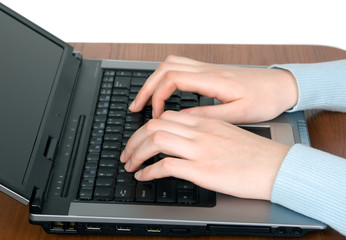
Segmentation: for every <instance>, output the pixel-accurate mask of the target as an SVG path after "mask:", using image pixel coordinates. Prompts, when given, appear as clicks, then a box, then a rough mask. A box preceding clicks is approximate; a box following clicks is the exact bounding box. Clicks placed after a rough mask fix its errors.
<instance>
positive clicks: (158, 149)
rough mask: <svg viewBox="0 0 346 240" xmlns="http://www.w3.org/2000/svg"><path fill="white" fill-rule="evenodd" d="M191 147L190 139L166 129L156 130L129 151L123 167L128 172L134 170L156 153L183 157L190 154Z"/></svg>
mask: <svg viewBox="0 0 346 240" xmlns="http://www.w3.org/2000/svg"><path fill="white" fill-rule="evenodd" d="M191 148H192V140H191V139H188V138H185V137H182V136H179V135H176V134H173V133H170V132H166V131H156V132H154V133H153V134H152V135H150V136H149V137H148V138H146V139H145V140H144V141H143V142H142V143H141V144H139V145H138V147H137V148H136V149H135V150H134V151H133V152H132V153H131V156H130V157H129V159H128V161H127V162H126V164H125V169H126V170H127V171H129V172H132V171H135V170H136V169H138V168H139V167H140V166H141V165H142V164H143V162H145V161H146V160H148V159H150V158H151V157H153V156H155V155H157V154H158V153H164V154H167V155H171V156H177V157H183V158H184V157H186V156H190V154H191V153H190V152H191V151H190V149H191Z"/></svg>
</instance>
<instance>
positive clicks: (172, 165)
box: [135, 157, 195, 181]
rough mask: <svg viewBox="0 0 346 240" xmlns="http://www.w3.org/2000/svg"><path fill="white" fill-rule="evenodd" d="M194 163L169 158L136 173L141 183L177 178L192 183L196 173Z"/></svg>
mask: <svg viewBox="0 0 346 240" xmlns="http://www.w3.org/2000/svg"><path fill="white" fill-rule="evenodd" d="M194 171H195V170H194V166H193V163H192V162H191V161H189V160H185V159H180V158H172V157H167V158H164V159H162V160H160V161H158V162H156V163H154V164H152V165H150V166H147V167H145V168H143V169H141V170H139V171H137V172H136V174H135V178H136V179H137V180H139V181H151V180H154V179H159V178H165V177H176V178H179V179H184V180H187V181H191V172H194Z"/></svg>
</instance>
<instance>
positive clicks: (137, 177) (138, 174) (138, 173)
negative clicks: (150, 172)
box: [135, 170, 142, 180]
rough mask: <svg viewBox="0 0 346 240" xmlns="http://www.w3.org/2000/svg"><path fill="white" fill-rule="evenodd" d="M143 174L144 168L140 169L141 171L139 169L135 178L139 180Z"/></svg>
mask: <svg viewBox="0 0 346 240" xmlns="http://www.w3.org/2000/svg"><path fill="white" fill-rule="evenodd" d="M141 175H142V170H139V171H137V172H136V173H135V178H136V179H137V180H139V179H140V178H141Z"/></svg>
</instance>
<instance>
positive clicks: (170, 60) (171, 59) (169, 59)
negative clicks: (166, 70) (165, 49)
mask: <svg viewBox="0 0 346 240" xmlns="http://www.w3.org/2000/svg"><path fill="white" fill-rule="evenodd" d="M176 59H177V56H175V55H172V54H170V55H168V56H167V58H166V60H165V61H166V62H172V61H175V60H176Z"/></svg>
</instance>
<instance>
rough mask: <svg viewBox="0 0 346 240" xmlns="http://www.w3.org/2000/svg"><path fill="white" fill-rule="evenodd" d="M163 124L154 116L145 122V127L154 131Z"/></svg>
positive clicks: (149, 130)
mask: <svg viewBox="0 0 346 240" xmlns="http://www.w3.org/2000/svg"><path fill="white" fill-rule="evenodd" d="M160 125H161V120H159V119H156V118H153V119H150V120H149V121H148V122H147V123H146V124H145V129H146V131H148V132H154V131H156V130H157V129H158V128H159V127H160Z"/></svg>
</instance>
